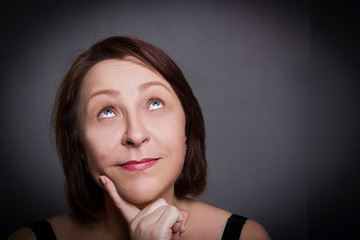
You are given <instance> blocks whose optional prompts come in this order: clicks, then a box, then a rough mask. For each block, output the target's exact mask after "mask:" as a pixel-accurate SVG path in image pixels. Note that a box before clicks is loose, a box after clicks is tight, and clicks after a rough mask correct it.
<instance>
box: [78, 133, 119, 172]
mask: <svg viewBox="0 0 360 240" xmlns="http://www.w3.org/2000/svg"><path fill="white" fill-rule="evenodd" d="M117 142H118V143H117ZM119 144H120V140H119V137H118V134H116V132H115V131H113V129H109V128H98V129H89V130H87V131H86V134H85V135H84V147H85V153H86V158H87V162H88V166H89V170H90V171H91V170H94V169H97V170H98V171H99V170H100V169H102V168H103V167H104V166H105V165H106V164H107V163H109V162H110V161H111V160H112V156H113V153H114V152H115V150H116V147H117V146H118V145H119Z"/></svg>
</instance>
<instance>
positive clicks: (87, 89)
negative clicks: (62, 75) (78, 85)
mask: <svg viewBox="0 0 360 240" xmlns="http://www.w3.org/2000/svg"><path fill="white" fill-rule="evenodd" d="M154 81H155V82H161V83H162V84H164V85H165V86H166V87H168V88H169V89H171V90H172V88H171V86H170V84H169V83H168V82H167V81H166V80H165V79H164V78H163V77H162V76H161V75H160V74H159V73H158V72H156V71H154V70H152V69H150V68H149V67H148V66H146V65H145V64H144V63H142V62H141V61H140V60H138V59H136V58H134V57H126V58H124V59H109V60H104V61H101V62H99V63H97V64H96V65H95V66H93V67H92V68H91V69H90V70H89V72H88V73H87V74H86V75H85V78H84V82H83V93H84V94H91V92H93V91H98V90H103V89H106V88H110V89H112V88H117V89H119V90H120V91H121V93H122V94H126V93H127V92H128V91H132V90H134V89H135V88H137V87H138V86H139V85H141V84H144V83H146V82H154Z"/></svg>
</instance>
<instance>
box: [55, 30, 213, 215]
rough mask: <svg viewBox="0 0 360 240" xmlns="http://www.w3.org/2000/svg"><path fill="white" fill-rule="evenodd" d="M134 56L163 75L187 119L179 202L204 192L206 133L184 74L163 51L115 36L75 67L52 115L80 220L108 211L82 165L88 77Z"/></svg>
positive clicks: (69, 194)
mask: <svg viewBox="0 0 360 240" xmlns="http://www.w3.org/2000/svg"><path fill="white" fill-rule="evenodd" d="M127 56H132V57H135V58H137V59H139V60H140V61H142V62H143V63H144V64H146V65H147V66H148V67H150V68H152V69H154V70H155V71H157V72H158V73H160V74H161V75H162V76H163V77H164V78H165V80H167V81H168V82H169V83H170V85H171V86H172V88H173V89H174V91H175V92H176V94H177V96H178V98H179V99H180V101H181V104H182V107H183V109H184V112H185V117H186V127H185V134H186V139H187V140H186V144H187V153H186V156H185V163H184V167H183V169H182V172H181V174H180V176H179V177H178V179H177V181H176V183H175V195H176V196H178V197H182V196H185V195H187V194H191V195H193V196H196V195H199V194H201V193H202V192H203V191H204V190H205V187H206V174H207V164H206V157H205V127H204V119H203V115H202V112H201V108H200V105H199V103H198V101H197V99H196V97H195V96H194V94H193V92H192V90H191V88H190V86H189V84H188V82H187V81H186V79H185V77H184V75H183V73H182V72H181V70H180V69H179V68H178V67H177V66H176V64H175V63H174V62H173V61H172V60H171V59H170V57H168V56H167V55H166V54H165V53H164V52H163V51H162V50H160V49H158V48H156V47H154V46H153V45H151V44H149V43H146V42H144V41H141V40H138V39H134V38H130V37H122V36H115V37H110V38H107V39H105V40H103V41H100V42H98V43H96V44H95V45H93V46H92V47H90V49H88V50H87V51H85V52H84V53H83V54H81V55H80V56H79V57H78V58H77V59H76V60H75V61H74V63H73V64H72V66H71V67H70V69H69V71H68V72H67V74H66V75H65V77H64V79H63V81H62V83H61V85H60V88H59V90H58V93H57V96H56V100H55V103H54V108H53V113H52V127H53V131H54V134H55V141H56V147H57V151H58V154H59V156H60V160H61V163H62V167H63V170H64V174H65V187H66V194H67V198H68V202H69V205H70V208H71V210H72V212H73V213H74V214H75V216H77V217H78V218H79V219H80V220H83V221H93V220H96V219H98V218H99V217H100V216H99V215H98V214H99V210H100V209H101V208H102V207H103V205H104V199H103V195H102V190H101V188H100V187H99V186H98V185H97V184H96V183H95V181H94V180H93V179H92V178H91V176H90V174H88V173H87V170H86V163H85V161H84V159H82V148H81V142H80V139H79V134H78V126H77V120H76V119H77V118H76V115H77V111H78V102H79V95H80V94H79V90H80V88H81V85H82V82H83V79H84V76H85V75H86V73H87V72H88V71H89V70H90V69H91V68H92V67H93V66H94V65H95V64H97V63H99V62H101V61H104V60H107V59H123V58H124V57H127Z"/></svg>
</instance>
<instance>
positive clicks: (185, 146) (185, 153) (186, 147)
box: [185, 144, 187, 155]
mask: <svg viewBox="0 0 360 240" xmlns="http://www.w3.org/2000/svg"><path fill="white" fill-rule="evenodd" d="M186 152H187V145H186V144H185V155H186Z"/></svg>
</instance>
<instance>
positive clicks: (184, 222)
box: [180, 209, 189, 233]
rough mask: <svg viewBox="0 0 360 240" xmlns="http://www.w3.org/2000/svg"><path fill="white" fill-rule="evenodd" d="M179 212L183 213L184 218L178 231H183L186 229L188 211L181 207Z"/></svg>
mask: <svg viewBox="0 0 360 240" xmlns="http://www.w3.org/2000/svg"><path fill="white" fill-rule="evenodd" d="M180 211H181V213H182V214H183V217H184V220H183V222H182V225H181V228H180V233H184V232H185V231H186V227H185V226H186V223H187V221H188V220H189V212H188V211H187V210H185V209H181V210H180Z"/></svg>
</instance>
